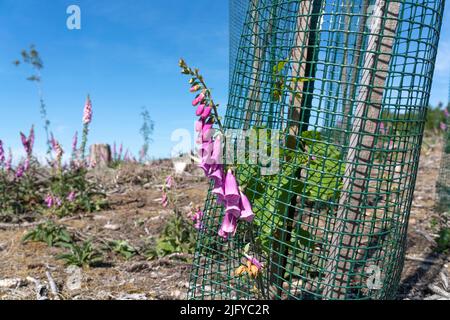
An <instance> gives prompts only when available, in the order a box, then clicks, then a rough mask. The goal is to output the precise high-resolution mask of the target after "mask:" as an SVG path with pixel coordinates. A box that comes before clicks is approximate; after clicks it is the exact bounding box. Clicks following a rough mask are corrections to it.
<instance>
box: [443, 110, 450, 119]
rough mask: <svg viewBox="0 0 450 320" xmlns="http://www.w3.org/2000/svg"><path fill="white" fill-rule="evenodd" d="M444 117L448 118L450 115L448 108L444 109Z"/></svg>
mask: <svg viewBox="0 0 450 320" xmlns="http://www.w3.org/2000/svg"><path fill="white" fill-rule="evenodd" d="M444 117H446V118H448V117H450V112H448V109H447V108H445V109H444Z"/></svg>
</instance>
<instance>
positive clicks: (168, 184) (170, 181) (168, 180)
mask: <svg viewBox="0 0 450 320" xmlns="http://www.w3.org/2000/svg"><path fill="white" fill-rule="evenodd" d="M173 184H174V181H173V177H172V176H171V175H169V176H167V178H166V188H167V189H171V188H172V187H173Z"/></svg>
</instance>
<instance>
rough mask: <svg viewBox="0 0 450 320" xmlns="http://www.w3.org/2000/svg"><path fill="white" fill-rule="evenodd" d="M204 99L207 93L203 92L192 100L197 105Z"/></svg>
mask: <svg viewBox="0 0 450 320" xmlns="http://www.w3.org/2000/svg"><path fill="white" fill-rule="evenodd" d="M204 99H205V94H204V93H203V92H202V93H200V94H199V95H198V96H197V97H196V98H195V99H194V100H193V101H192V105H193V106H194V107H195V106H197V105H198V104H199V103H201V102H203V100H204Z"/></svg>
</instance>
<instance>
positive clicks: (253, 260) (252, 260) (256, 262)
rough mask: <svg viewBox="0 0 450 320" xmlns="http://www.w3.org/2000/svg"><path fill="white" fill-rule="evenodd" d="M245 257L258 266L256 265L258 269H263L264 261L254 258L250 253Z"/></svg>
mask: <svg viewBox="0 0 450 320" xmlns="http://www.w3.org/2000/svg"><path fill="white" fill-rule="evenodd" d="M245 258H246V259H247V261H249V262H250V263H251V264H252V265H254V266H256V267H257V268H258V270H261V269H262V267H263V265H262V263H261V262H260V261H259V260H258V259H256V258H254V257H251V256H249V255H245Z"/></svg>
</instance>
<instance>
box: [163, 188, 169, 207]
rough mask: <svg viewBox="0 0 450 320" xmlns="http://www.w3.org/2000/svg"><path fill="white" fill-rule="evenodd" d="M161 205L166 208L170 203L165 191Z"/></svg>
mask: <svg viewBox="0 0 450 320" xmlns="http://www.w3.org/2000/svg"><path fill="white" fill-rule="evenodd" d="M161 205H162V206H163V208H166V207H167V206H168V205H169V197H168V196H167V193H165V192H163V194H162V199H161Z"/></svg>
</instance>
